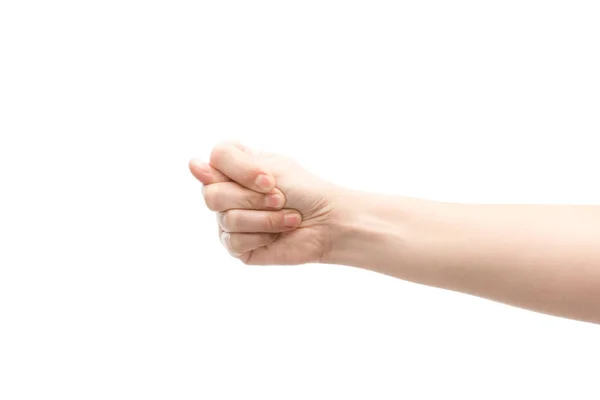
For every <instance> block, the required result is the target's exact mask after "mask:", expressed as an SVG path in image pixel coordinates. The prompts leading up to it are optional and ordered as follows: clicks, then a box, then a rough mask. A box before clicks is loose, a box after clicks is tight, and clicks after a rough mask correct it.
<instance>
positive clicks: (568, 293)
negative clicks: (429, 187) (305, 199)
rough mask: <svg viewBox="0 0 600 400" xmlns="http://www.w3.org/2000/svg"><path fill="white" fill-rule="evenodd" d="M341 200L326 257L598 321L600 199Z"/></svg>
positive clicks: (359, 196)
mask: <svg viewBox="0 0 600 400" xmlns="http://www.w3.org/2000/svg"><path fill="white" fill-rule="evenodd" d="M345 199H346V200H345V201H344V203H343V204H344V206H342V210H343V211H342V212H341V213H340V215H339V216H340V218H337V219H336V225H335V228H334V233H333V237H334V240H333V246H332V249H331V252H330V254H329V258H328V260H326V261H327V262H330V263H334V264H345V265H351V266H355V267H360V268H366V269H371V270H374V271H377V272H381V273H384V274H388V275H391V276H395V277H398V278H401V279H406V280H409V281H413V282H417V283H421V284H426V285H430V286H437V287H441V288H445V289H449V290H456V291H460V292H464V293H469V294H472V295H476V296H480V297H485V298H489V299H492V300H496V301H501V302H504V303H507V304H512V305H515V306H519V307H523V308H528V309H532V310H536V311H539V312H544V313H548V314H554V315H560V316H565V317H568V318H575V319H581V320H587V321H592V322H597V323H600V207H595V206H550V205H467V204H453V203H440V202H431V201H425V200H416V199H409V198H402V197H393V196H380V195H372V194H363V193H356V192H345Z"/></svg>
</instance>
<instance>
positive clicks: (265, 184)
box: [254, 174, 275, 192]
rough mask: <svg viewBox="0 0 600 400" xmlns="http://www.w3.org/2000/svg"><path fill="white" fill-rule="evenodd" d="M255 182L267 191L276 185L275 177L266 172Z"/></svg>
mask: <svg viewBox="0 0 600 400" xmlns="http://www.w3.org/2000/svg"><path fill="white" fill-rule="evenodd" d="M254 183H255V184H256V186H257V187H258V188H259V189H260V190H263V191H265V192H268V191H270V190H273V188H274V187H275V179H273V178H272V177H270V176H268V175H265V174H260V175H259V176H258V178H256V181H255V182H254Z"/></svg>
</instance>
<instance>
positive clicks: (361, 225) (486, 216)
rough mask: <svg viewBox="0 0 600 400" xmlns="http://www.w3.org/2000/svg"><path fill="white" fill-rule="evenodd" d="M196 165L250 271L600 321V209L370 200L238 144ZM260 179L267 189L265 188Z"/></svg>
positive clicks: (231, 245) (233, 250) (223, 228)
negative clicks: (375, 280) (409, 287)
mask: <svg viewBox="0 0 600 400" xmlns="http://www.w3.org/2000/svg"><path fill="white" fill-rule="evenodd" d="M190 168H191V171H192V173H193V174H194V176H195V177H196V178H198V180H200V181H201V182H202V183H203V185H205V190H204V198H205V201H206V203H207V206H208V208H210V209H211V210H213V211H215V212H216V213H217V214H218V216H219V218H218V223H219V234H220V238H221V241H222V243H223V245H224V246H225V247H226V248H227V250H228V251H229V253H230V254H231V255H232V256H234V257H237V258H239V259H240V260H241V261H243V262H244V263H246V264H250V265H257V264H262V265H266V264H277V265H286V264H288V265H289V264H304V263H314V262H323V263H329V264H342V265H349V266H354V267H359V268H365V269H370V270H373V271H377V272H380V273H384V274H387V275H390V276H394V277H397V278H401V279H405V280H408V281H412V282H417V283H421V284H424V285H429V286H436V287H440V288H445V289H448V290H454V291H459V292H463V293H468V294H472V295H475V296H479V297H484V298H488V299H490V300H495V301H499V302H503V303H506V304H511V305H514V306H517V307H521V308H527V309H530V310H535V311H538V312H542V313H546V314H553V315H557V316H562V317H567V318H572V319H579V320H582V321H589V322H594V323H600V206H569V205H481V204H477V205H475V204H457V203H442V202H434V201H428V200H419V199H412V198H406V197H395V196H384V195H377V194H371V193H363V192H358V191H354V190H349V189H346V188H341V187H339V186H336V185H334V184H331V183H329V182H326V181H324V180H323V179H321V178H319V177H317V176H314V175H313V174H311V173H308V172H307V171H306V170H304V169H303V168H302V167H300V166H299V165H297V164H296V163H294V162H292V161H291V160H289V159H287V158H285V157H282V156H280V155H276V154H268V153H267V154H265V153H256V152H252V151H250V150H249V149H247V148H245V147H243V146H241V145H239V144H227V143H224V144H221V145H219V146H217V147H215V149H214V150H213V152H212V154H211V160H210V163H203V162H201V161H194V162H192V163H191V164H190ZM261 175H265V176H267V177H268V179H267V180H266V181H264V182H263V183H265V184H268V187H265V188H260V187H258V186H257V182H259V180H258V179H259V178H260V177H261ZM273 185H276V186H275V187H273Z"/></svg>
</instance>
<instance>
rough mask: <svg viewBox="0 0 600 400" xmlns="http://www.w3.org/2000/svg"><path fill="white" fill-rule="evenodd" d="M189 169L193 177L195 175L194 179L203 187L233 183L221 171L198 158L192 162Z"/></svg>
mask: <svg viewBox="0 0 600 400" xmlns="http://www.w3.org/2000/svg"><path fill="white" fill-rule="evenodd" d="M188 167H189V169H190V172H191V173H192V175H194V177H195V178H196V179H198V180H199V181H200V182H201V183H202V184H203V185H211V184H213V183H219V182H229V181H231V179H229V178H228V177H227V176H225V175H224V174H223V173H222V172H221V171H219V170H218V169H216V168H214V167H213V166H212V165H210V164H208V163H205V162H204V161H202V160H200V159H198V158H194V159H192V160H190V162H189V164H188Z"/></svg>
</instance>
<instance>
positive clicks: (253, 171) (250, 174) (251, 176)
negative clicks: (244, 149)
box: [245, 166, 262, 184]
mask: <svg viewBox="0 0 600 400" xmlns="http://www.w3.org/2000/svg"><path fill="white" fill-rule="evenodd" d="M260 174H262V170H261V169H260V168H259V167H258V166H253V167H250V168H249V169H248V171H247V172H246V176H245V178H246V180H247V181H248V182H249V183H252V184H254V181H255V180H256V178H257V177H258V176H259V175H260Z"/></svg>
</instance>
